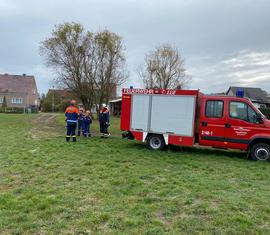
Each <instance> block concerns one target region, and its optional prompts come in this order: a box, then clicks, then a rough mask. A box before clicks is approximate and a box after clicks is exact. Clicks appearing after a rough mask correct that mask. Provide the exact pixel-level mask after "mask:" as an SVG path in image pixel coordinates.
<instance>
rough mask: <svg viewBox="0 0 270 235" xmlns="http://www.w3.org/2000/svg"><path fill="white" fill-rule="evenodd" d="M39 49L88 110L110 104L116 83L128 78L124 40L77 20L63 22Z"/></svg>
mask: <svg viewBox="0 0 270 235" xmlns="http://www.w3.org/2000/svg"><path fill="white" fill-rule="evenodd" d="M40 51H41V54H42V55H44V56H45V58H46V63H47V65H48V66H50V67H52V68H54V69H55V71H56V72H57V74H58V79H57V82H58V84H60V85H62V86H64V87H67V88H69V89H70V90H72V91H73V92H74V93H75V94H76V95H77V96H78V98H79V99H80V100H81V101H82V103H83V105H84V106H85V108H87V109H90V108H92V107H93V105H94V104H95V105H96V107H100V105H101V104H103V103H107V102H108V100H109V99H110V98H111V97H110V94H111V90H112V88H113V86H117V85H119V84H121V83H122V82H124V80H125V79H126V73H125V58H124V55H123V52H122V51H123V45H122V39H121V38H120V37H119V36H117V35H116V34H114V33H112V32H109V31H107V30H105V31H102V32H98V33H92V32H89V31H86V30H85V29H84V28H83V26H82V25H80V24H78V23H64V24H60V25H58V26H56V27H55V29H54V31H53V32H52V36H51V37H50V38H48V39H46V40H44V41H43V42H42V43H41V47H40Z"/></svg>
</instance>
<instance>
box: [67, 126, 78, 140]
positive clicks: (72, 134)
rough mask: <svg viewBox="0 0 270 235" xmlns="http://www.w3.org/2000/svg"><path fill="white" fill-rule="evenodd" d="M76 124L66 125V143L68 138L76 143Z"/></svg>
mask: <svg viewBox="0 0 270 235" xmlns="http://www.w3.org/2000/svg"><path fill="white" fill-rule="evenodd" d="M76 127H77V125H76V123H71V124H70V123H67V136H66V138H67V141H69V139H70V137H72V138H73V141H76V133H75V132H76Z"/></svg>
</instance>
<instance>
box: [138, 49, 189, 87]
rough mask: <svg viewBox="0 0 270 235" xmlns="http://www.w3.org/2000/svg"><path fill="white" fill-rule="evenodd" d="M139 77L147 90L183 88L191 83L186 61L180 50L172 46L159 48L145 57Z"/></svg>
mask: <svg viewBox="0 0 270 235" xmlns="http://www.w3.org/2000/svg"><path fill="white" fill-rule="evenodd" d="M138 74H139V76H140V77H141V78H142V80H143V83H144V85H145V87H146V88H161V89H176V88H178V89H179V88H183V87H184V86H185V85H187V83H188V82H189V81H190V79H191V77H190V76H187V74H186V70H185V68H184V59H183V58H182V57H181V55H180V53H179V51H178V49H177V48H176V47H173V46H172V45H170V44H165V45H161V46H159V47H157V48H156V49H155V51H152V52H150V53H149V54H147V55H146V56H145V65H144V66H142V67H141V68H139V70H138Z"/></svg>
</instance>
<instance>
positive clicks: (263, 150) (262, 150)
mask: <svg viewBox="0 0 270 235" xmlns="http://www.w3.org/2000/svg"><path fill="white" fill-rule="evenodd" d="M250 158H251V159H252V160H254V161H267V160H270V145H268V144H264V143H258V144H254V145H253V146H252V147H251V150H250Z"/></svg>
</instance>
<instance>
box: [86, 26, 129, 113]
mask: <svg viewBox="0 0 270 235" xmlns="http://www.w3.org/2000/svg"><path fill="white" fill-rule="evenodd" d="M91 67H92V68H93V69H87V68H91ZM85 68H86V69H85V72H86V77H87V78H88V80H89V82H91V83H93V87H94V89H93V94H94V97H95V104H96V108H97V109H98V108H99V107H100V106H101V105H102V104H103V103H106V104H107V103H108V101H109V99H110V98H112V97H111V96H112V90H114V89H116V86H118V85H121V84H122V83H123V82H124V81H125V80H126V78H127V72H126V70H125V57H124V54H123V43H122V39H121V38H120V37H119V36H118V35H116V34H115V33H112V32H110V31H108V30H105V31H102V32H98V33H96V34H95V36H94V43H93V47H92V48H91V53H89V56H88V57H87V58H86V61H85Z"/></svg>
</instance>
